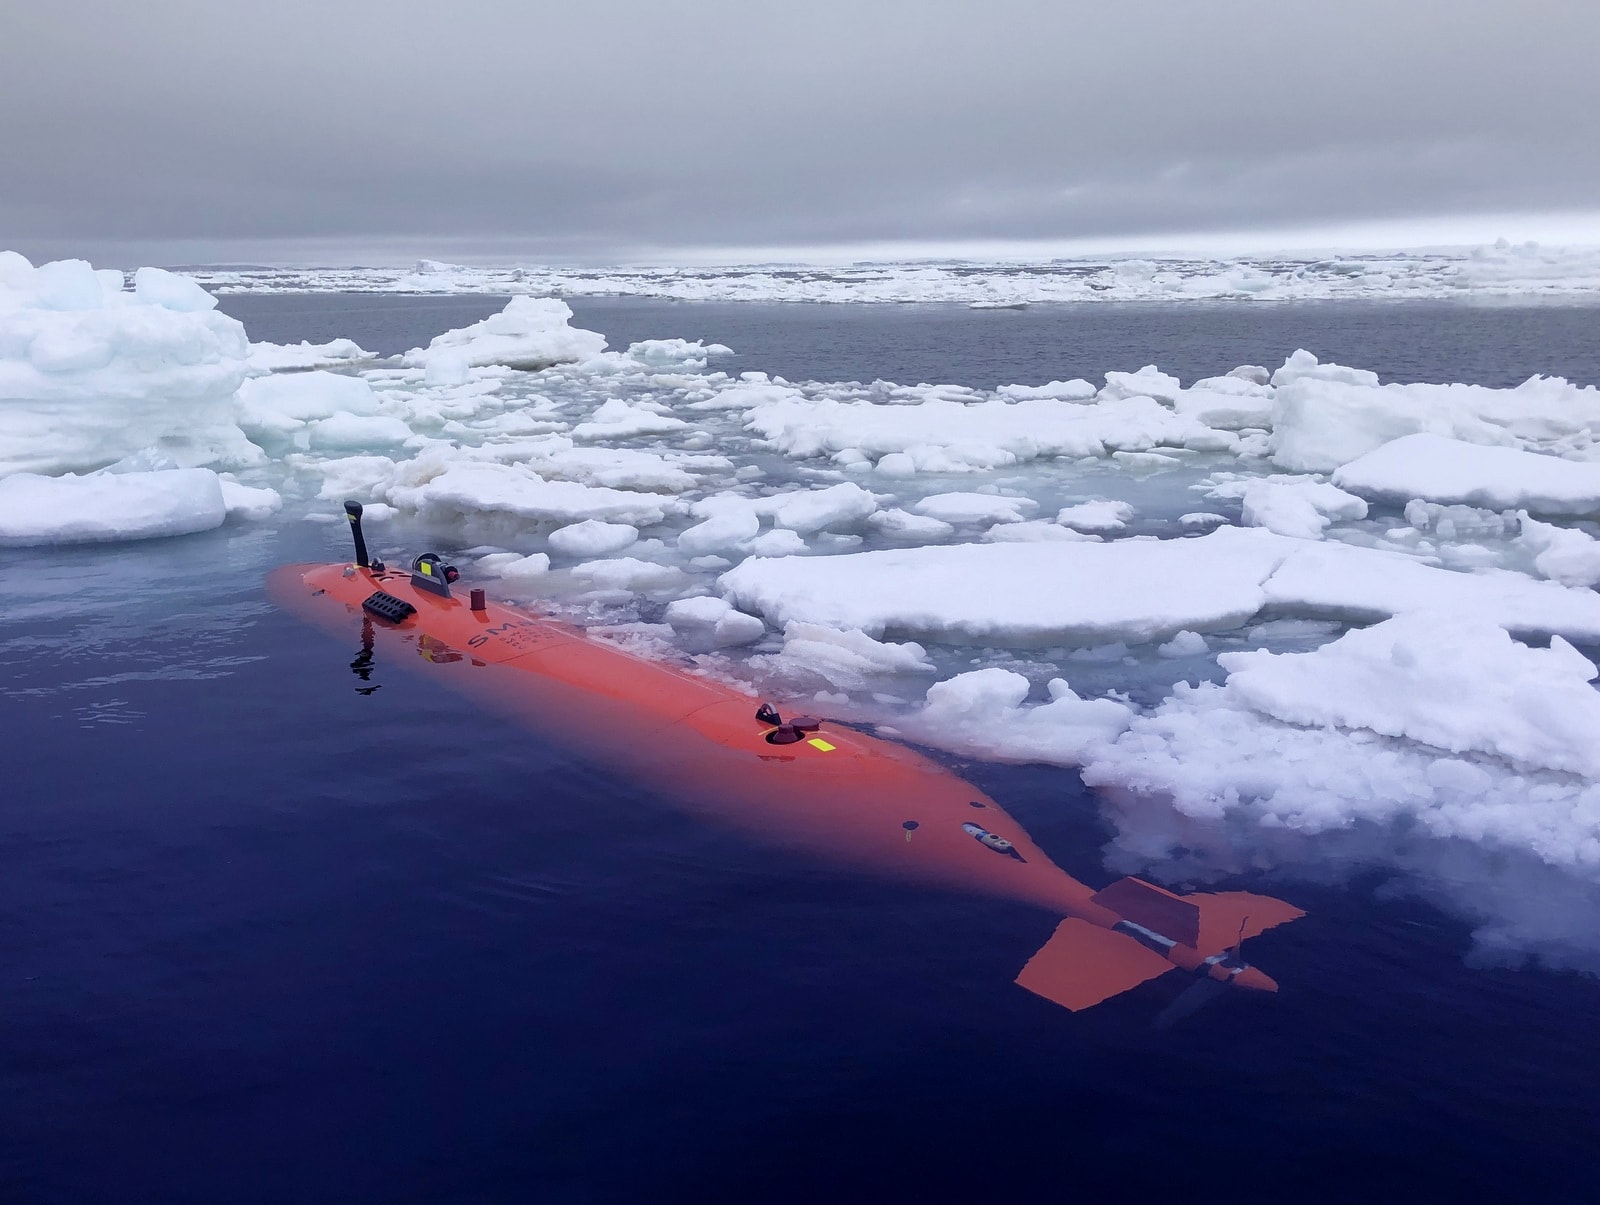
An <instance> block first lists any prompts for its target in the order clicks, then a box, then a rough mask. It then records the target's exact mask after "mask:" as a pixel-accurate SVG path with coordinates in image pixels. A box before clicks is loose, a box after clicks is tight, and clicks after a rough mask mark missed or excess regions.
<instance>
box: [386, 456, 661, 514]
mask: <svg viewBox="0 0 1600 1205" xmlns="http://www.w3.org/2000/svg"><path fill="white" fill-rule="evenodd" d="M388 500H389V501H390V502H392V503H394V505H396V506H398V507H400V508H401V509H402V510H410V511H415V512H416V513H417V514H418V515H419V516H421V517H422V518H423V519H424V520H427V521H431V522H438V523H442V524H452V523H458V522H460V521H461V520H463V519H465V518H470V517H473V516H480V515H481V516H486V517H500V518H517V519H526V520H531V521H534V522H555V523H562V524H565V523H575V522H578V521H579V520H581V519H603V520H605V521H607V522H611V523H629V524H632V525H634V526H636V527H640V526H649V525H650V524H652V523H659V522H661V520H662V519H663V518H665V517H666V500H665V499H663V498H661V497H660V496H659V495H655V494H633V493H627V492H625V491H622V490H613V489H605V488H603V487H593V486H586V485H580V484H578V483H577V482H575V481H546V480H544V479H543V478H541V477H540V476H539V475H538V474H537V473H534V472H532V471H531V470H529V469H527V468H525V467H523V466H520V465H506V464H484V463H466V464H452V465H451V466H450V467H448V468H446V469H445V470H444V471H443V472H442V473H439V474H438V475H437V476H435V477H431V478H429V479H428V480H427V481H425V482H423V483H421V484H419V485H395V486H392V487H390V489H389V491H388Z"/></svg>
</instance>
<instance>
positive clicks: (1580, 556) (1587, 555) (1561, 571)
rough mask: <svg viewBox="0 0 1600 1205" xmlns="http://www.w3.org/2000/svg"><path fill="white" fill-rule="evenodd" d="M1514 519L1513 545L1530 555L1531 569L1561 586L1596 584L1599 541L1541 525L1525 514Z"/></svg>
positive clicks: (1599, 576)
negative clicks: (1516, 533) (1517, 532)
mask: <svg viewBox="0 0 1600 1205" xmlns="http://www.w3.org/2000/svg"><path fill="white" fill-rule="evenodd" d="M1518 519H1519V520H1520V523H1519V526H1520V528H1521V533H1520V535H1519V536H1518V538H1517V543H1519V544H1520V545H1521V546H1522V547H1523V548H1525V549H1527V550H1528V551H1529V552H1531V553H1533V567H1534V568H1535V569H1537V570H1538V571H1539V572H1540V573H1541V574H1543V575H1544V576H1545V577H1547V578H1549V579H1550V580H1551V581H1556V582H1560V583H1561V584H1562V585H1563V586H1578V587H1592V586H1596V585H1600V540H1597V539H1595V538H1594V537H1593V536H1591V535H1590V534H1589V533H1588V532H1584V531H1578V530H1577V529H1576V528H1567V527H1557V526H1555V525H1554V524H1552V523H1541V522H1539V521H1538V520H1537V519H1534V518H1530V517H1529V515H1528V513H1527V512H1526V511H1523V512H1522V514H1521V515H1520V516H1518Z"/></svg>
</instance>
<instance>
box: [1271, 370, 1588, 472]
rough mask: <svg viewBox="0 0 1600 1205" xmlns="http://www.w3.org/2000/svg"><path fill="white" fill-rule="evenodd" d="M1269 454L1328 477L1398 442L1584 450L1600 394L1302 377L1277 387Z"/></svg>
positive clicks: (1561, 386) (1555, 387)
mask: <svg viewBox="0 0 1600 1205" xmlns="http://www.w3.org/2000/svg"><path fill="white" fill-rule="evenodd" d="M1272 425H1273V431H1272V436H1271V439H1270V441H1269V442H1270V450H1271V453H1272V457H1273V459H1274V460H1275V461H1276V462H1277V463H1278V464H1280V465H1282V466H1283V467H1284V468H1288V469H1297V470H1301V471H1308V472H1319V473H1326V472H1332V471H1333V470H1335V469H1337V468H1339V467H1340V466H1342V465H1346V464H1349V463H1350V462H1351V461H1353V460H1356V459H1358V458H1359V457H1363V456H1365V455H1366V454H1367V453H1369V452H1373V451H1376V450H1377V449H1379V448H1381V447H1382V446H1383V445H1384V444H1386V443H1389V442H1390V441H1391V440H1397V439H1400V438H1401V437H1402V436H1407V435H1415V434H1419V433H1427V434H1430V435H1435V436H1444V437H1448V438H1452V439H1459V440H1466V441H1468V442H1470V443H1474V444H1488V445H1495V444H1498V445H1503V446H1508V447H1509V446H1515V445H1519V444H1521V445H1526V446H1530V447H1547V448H1549V449H1550V450H1552V451H1557V450H1560V448H1559V446H1558V445H1559V444H1561V442H1562V441H1564V440H1578V441H1581V442H1582V443H1584V444H1587V443H1588V441H1589V440H1590V438H1591V435H1590V432H1592V431H1593V430H1594V429H1595V428H1596V427H1597V426H1600V390H1596V389H1593V388H1588V389H1577V388H1574V387H1573V386H1571V385H1569V384H1568V383H1567V382H1566V381H1564V380H1561V379H1560V378H1548V379H1547V378H1544V377H1531V378H1529V379H1528V380H1526V381H1524V382H1523V383H1522V384H1521V385H1518V386H1517V387H1516V388H1515V389H1489V388H1486V387H1484V386H1480V385H1426V384H1416V385H1384V386H1376V385H1363V384H1351V383H1348V382H1341V381H1332V380H1324V379H1320V378H1315V377H1306V378H1302V379H1297V380H1292V381H1290V382H1289V383H1288V384H1287V385H1285V386H1283V387H1281V388H1280V389H1279V390H1278V393H1277V400H1276V403H1275V405H1274V408H1273V419H1272Z"/></svg>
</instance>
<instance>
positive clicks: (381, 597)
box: [361, 590, 417, 623]
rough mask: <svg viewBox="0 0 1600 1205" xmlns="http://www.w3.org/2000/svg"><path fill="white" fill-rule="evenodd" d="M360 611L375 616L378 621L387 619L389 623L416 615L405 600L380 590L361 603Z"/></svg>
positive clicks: (414, 610)
mask: <svg viewBox="0 0 1600 1205" xmlns="http://www.w3.org/2000/svg"><path fill="white" fill-rule="evenodd" d="M361 609H362V610H363V611H365V612H366V613H367V614H369V615H376V616H377V617H378V618H379V619H387V620H388V621H389V622H390V623H400V622H402V621H404V620H407V619H410V618H411V617H412V616H413V615H415V614H416V613H417V609H416V608H415V607H413V606H412V605H411V604H410V603H408V602H407V601H406V600H405V599H403V598H396V597H395V596H394V595H392V594H386V593H384V592H383V591H382V590H379V591H378V592H377V593H376V594H374V595H373V596H372V597H371V598H369V599H367V601H366V602H364V603H362V604H361Z"/></svg>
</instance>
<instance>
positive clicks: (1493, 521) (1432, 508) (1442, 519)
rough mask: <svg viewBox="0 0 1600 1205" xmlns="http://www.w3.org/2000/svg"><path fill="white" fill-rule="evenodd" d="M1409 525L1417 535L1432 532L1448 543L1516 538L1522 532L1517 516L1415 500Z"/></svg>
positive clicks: (1408, 505)
mask: <svg viewBox="0 0 1600 1205" xmlns="http://www.w3.org/2000/svg"><path fill="white" fill-rule="evenodd" d="M1405 514H1406V522H1407V523H1409V524H1411V526H1412V527H1415V528H1416V529H1417V530H1418V531H1431V532H1433V533H1434V534H1435V535H1437V536H1439V537H1440V538H1441V539H1445V540H1474V539H1478V538H1480V537H1483V536H1494V537H1502V536H1513V535H1516V534H1517V532H1518V531H1519V530H1520V527H1521V525H1520V523H1519V522H1518V520H1517V516H1516V515H1514V514H1511V513H1509V512H1508V513H1506V514H1499V513H1497V512H1495V511H1492V510H1480V509H1479V508H1478V507H1475V506H1443V505H1441V504H1440V503H1437V502H1424V501H1423V500H1422V499H1420V498H1413V499H1412V500H1411V501H1410V502H1407V503H1406V511H1405Z"/></svg>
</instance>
